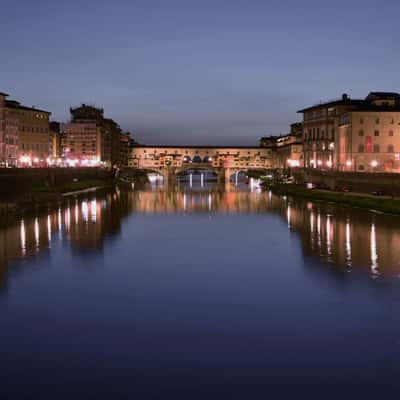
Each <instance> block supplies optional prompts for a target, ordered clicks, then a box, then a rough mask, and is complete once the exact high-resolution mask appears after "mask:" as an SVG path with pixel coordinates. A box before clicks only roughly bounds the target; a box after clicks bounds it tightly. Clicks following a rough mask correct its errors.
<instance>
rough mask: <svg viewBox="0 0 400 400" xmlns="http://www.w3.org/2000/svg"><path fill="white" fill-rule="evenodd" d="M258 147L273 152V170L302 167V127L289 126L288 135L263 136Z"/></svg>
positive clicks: (297, 125)
mask: <svg viewBox="0 0 400 400" xmlns="http://www.w3.org/2000/svg"><path fill="white" fill-rule="evenodd" d="M260 147H263V148H270V149H272V150H273V163H274V168H279V169H285V168H299V167H303V165H304V163H303V125H302V123H301V122H296V123H293V124H291V125H290V133H288V134H286V135H280V136H265V137H262V138H261V139H260Z"/></svg>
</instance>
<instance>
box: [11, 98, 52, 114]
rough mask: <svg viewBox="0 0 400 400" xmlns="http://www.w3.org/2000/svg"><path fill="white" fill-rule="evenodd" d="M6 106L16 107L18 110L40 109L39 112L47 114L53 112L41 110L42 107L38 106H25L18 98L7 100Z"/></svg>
mask: <svg viewBox="0 0 400 400" xmlns="http://www.w3.org/2000/svg"><path fill="white" fill-rule="evenodd" d="M6 107H9V108H16V109H18V110H26V111H38V112H42V113H46V114H49V115H50V114H51V112H49V111H45V110H41V109H39V108H36V107H26V106H23V105H21V103H20V102H19V101H16V100H6Z"/></svg>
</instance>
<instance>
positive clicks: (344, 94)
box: [342, 93, 349, 101]
mask: <svg viewBox="0 0 400 400" xmlns="http://www.w3.org/2000/svg"><path fill="white" fill-rule="evenodd" d="M342 100H343V101H346V100H349V96H348V95H347V93H343V94H342Z"/></svg>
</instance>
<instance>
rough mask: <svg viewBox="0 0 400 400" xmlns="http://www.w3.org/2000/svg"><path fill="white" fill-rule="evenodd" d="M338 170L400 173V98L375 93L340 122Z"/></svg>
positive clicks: (399, 96)
mask: <svg viewBox="0 0 400 400" xmlns="http://www.w3.org/2000/svg"><path fill="white" fill-rule="evenodd" d="M336 161H337V168H338V169H339V170H342V171H356V172H397V173H399V172H400V94H398V93H391V92H389V93H388V92H371V93H370V94H369V95H368V96H367V97H366V98H365V100H364V102H363V103H362V104H361V105H360V106H359V107H357V109H354V110H349V111H347V112H346V113H343V114H342V115H341V117H340V119H339V121H338V135H337V146H336Z"/></svg>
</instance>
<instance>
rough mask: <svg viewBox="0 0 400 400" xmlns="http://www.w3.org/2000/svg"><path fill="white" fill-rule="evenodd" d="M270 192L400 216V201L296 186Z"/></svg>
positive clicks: (274, 189)
mask: <svg viewBox="0 0 400 400" xmlns="http://www.w3.org/2000/svg"><path fill="white" fill-rule="evenodd" d="M272 190H273V191H274V192H276V193H278V194H285V195H292V196H299V197H303V198H306V199H310V200H322V201H328V202H334V203H338V204H343V205H347V206H350V207H360V208H366V209H369V210H376V211H382V212H385V213H390V214H400V200H393V199H387V198H379V197H376V198H375V197H369V196H363V195H361V194H360V195H358V194H357V195H356V194H352V193H338V192H329V191H325V190H316V189H312V190H310V189H306V188H304V187H303V186H301V187H300V186H296V185H276V186H274V187H273V188H272Z"/></svg>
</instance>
